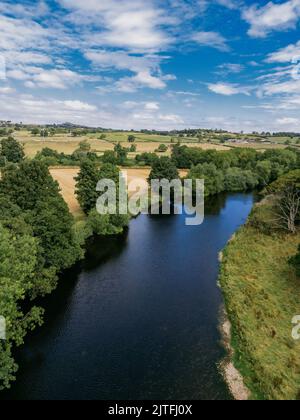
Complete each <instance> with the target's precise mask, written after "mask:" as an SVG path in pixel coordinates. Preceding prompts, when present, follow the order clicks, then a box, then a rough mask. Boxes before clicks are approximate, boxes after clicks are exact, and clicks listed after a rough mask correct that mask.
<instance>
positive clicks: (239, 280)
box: [220, 204, 300, 400]
mask: <svg viewBox="0 0 300 420" xmlns="http://www.w3.org/2000/svg"><path fill="white" fill-rule="evenodd" d="M264 205H265V204H263V206H264ZM261 208H262V205H261V204H260V205H259V206H256V207H255V208H254V210H253V212H252V214H251V216H250V219H249V221H248V223H247V224H246V225H245V226H244V227H243V228H241V229H240V230H239V231H238V232H237V234H236V235H235V237H234V238H233V239H232V240H231V241H230V242H229V244H228V245H227V247H226V249H225V250H224V253H223V256H222V265H221V274H220V284H221V287H222V290H223V294H224V298H225V304H226V309H227V312H228V317H229V321H230V323H231V326H232V333H231V346H232V349H233V352H232V354H231V362H232V363H233V366H234V367H235V368H236V369H237V371H238V372H240V373H241V375H242V377H243V379H244V383H245V385H246V387H247V388H248V389H249V390H250V393H251V395H250V396H249V397H250V398H251V399H267V400H283V399H288V400H289V399H292V400H295V399H297V398H299V390H300V360H299V351H300V343H299V342H296V341H294V340H293V339H292V337H291V331H292V324H291V322H292V318H293V317H294V316H295V315H297V314H298V313H299V312H300V304H299V294H300V281H299V278H297V277H296V273H295V270H294V268H293V267H292V266H291V265H290V264H289V259H290V257H292V256H293V255H295V254H296V253H297V247H298V244H299V242H300V234H299V233H298V234H297V235H287V234H284V233H281V234H280V233H278V234H267V233H264V232H263V231H262V230H260V229H259V228H257V226H255V227H254V225H253V223H252V221H253V219H254V218H257V217H258V215H257V213H258V211H261Z"/></svg>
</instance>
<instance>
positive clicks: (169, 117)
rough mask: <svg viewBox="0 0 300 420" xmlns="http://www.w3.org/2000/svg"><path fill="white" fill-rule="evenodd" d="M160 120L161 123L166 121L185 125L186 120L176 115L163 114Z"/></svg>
mask: <svg viewBox="0 0 300 420" xmlns="http://www.w3.org/2000/svg"><path fill="white" fill-rule="evenodd" d="M158 118H159V119H160V121H165V122H168V123H171V124H174V125H176V124H184V120H183V119H182V118H181V117H180V116H179V115H176V114H165V115H163V114H161V115H159V116H158Z"/></svg>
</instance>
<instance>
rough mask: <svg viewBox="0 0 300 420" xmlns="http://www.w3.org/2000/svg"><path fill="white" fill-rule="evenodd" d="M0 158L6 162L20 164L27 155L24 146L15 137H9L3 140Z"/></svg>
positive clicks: (0, 145)
mask: <svg viewBox="0 0 300 420" xmlns="http://www.w3.org/2000/svg"><path fill="white" fill-rule="evenodd" d="M0 156H2V158H4V160H5V161H6V162H12V163H19V162H21V161H22V160H23V159H24V157H25V153H24V150H23V146H22V145H21V144H20V143H19V142H18V141H17V140H15V139H14V138H13V137H9V138H7V139H2V140H1V143H0Z"/></svg>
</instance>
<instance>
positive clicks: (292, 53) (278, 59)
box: [267, 41, 300, 63]
mask: <svg viewBox="0 0 300 420" xmlns="http://www.w3.org/2000/svg"><path fill="white" fill-rule="evenodd" d="M299 60H300V41H298V42H297V43H296V44H290V45H288V46H287V47H285V48H281V49H280V50H278V51H276V52H273V53H271V54H269V55H268V57H267V62H268V63H289V62H290V63H291V62H294V63H296V62H297V61H299Z"/></svg>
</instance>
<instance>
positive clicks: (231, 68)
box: [218, 63, 244, 74]
mask: <svg viewBox="0 0 300 420" xmlns="http://www.w3.org/2000/svg"><path fill="white" fill-rule="evenodd" d="M218 69H219V73H222V74H230V73H233V74H237V73H241V72H242V71H243V70H244V66H243V65H242V64H238V63H224V64H221V65H219V66H218Z"/></svg>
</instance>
